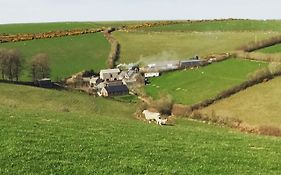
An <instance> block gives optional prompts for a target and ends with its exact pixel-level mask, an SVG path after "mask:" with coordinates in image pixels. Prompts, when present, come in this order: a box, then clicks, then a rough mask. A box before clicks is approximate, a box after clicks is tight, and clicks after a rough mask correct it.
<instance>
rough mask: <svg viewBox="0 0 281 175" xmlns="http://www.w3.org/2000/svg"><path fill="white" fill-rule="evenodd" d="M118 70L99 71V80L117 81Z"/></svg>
mask: <svg viewBox="0 0 281 175" xmlns="http://www.w3.org/2000/svg"><path fill="white" fill-rule="evenodd" d="M119 73H120V70H119V69H104V70H101V71H100V79H102V80H104V81H115V80H118V79H119Z"/></svg>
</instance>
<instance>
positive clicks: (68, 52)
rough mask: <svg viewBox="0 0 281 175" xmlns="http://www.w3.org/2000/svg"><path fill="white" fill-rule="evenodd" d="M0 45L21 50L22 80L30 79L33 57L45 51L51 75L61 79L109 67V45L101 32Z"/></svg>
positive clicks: (54, 78) (55, 78)
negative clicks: (83, 71) (23, 63)
mask: <svg viewBox="0 0 281 175" xmlns="http://www.w3.org/2000/svg"><path fill="white" fill-rule="evenodd" d="M0 48H14V49H18V50H19V51H20V52H21V53H22V55H23V58H24V60H25V63H26V64H25V66H26V67H25V71H24V72H23V75H22V77H21V79H22V80H29V79H30V76H29V72H30V71H29V66H30V64H29V63H30V61H31V59H32V56H34V55H36V54H38V53H46V54H47V55H48V56H49V59H50V67H51V78H52V79H53V80H59V79H62V78H65V77H67V76H70V75H72V74H74V73H77V72H80V71H82V70H89V69H94V70H95V71H97V72H98V71H99V70H100V69H103V68H106V67H107V65H106V62H107V57H108V55H109V52H110V44H109V43H108V41H107V40H106V39H105V38H104V36H103V34H102V33H95V34H86V35H79V36H67V37H61V38H52V39H39V40H32V41H22V42H15V43H2V44H0Z"/></svg>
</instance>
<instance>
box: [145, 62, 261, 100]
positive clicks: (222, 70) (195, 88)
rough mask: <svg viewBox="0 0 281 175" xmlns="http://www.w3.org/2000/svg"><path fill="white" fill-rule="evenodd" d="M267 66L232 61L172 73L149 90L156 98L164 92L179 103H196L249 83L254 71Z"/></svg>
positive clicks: (257, 63)
mask: <svg viewBox="0 0 281 175" xmlns="http://www.w3.org/2000/svg"><path fill="white" fill-rule="evenodd" d="M265 65H266V64H265V63H261V62H253V61H248V60H240V59H229V60H226V61H223V62H219V63H214V64H211V65H209V66H206V67H202V68H198V69H192V70H182V71H178V72H171V73H167V74H163V76H161V77H157V78H152V79H151V84H150V85H148V86H146V88H145V90H146V92H147V94H148V95H150V96H152V97H154V98H157V97H159V95H161V93H168V94H170V95H172V97H173V99H174V100H175V102H176V103H182V104H188V105H190V104H195V103H199V102H200V101H203V100H205V99H208V98H211V97H214V96H215V95H217V94H218V93H219V92H221V91H223V90H226V89H228V88H230V87H233V86H235V85H238V84H240V83H242V82H243V81H245V80H247V75H248V74H249V73H250V72H253V71H255V70H256V69H258V68H261V67H263V66H265Z"/></svg>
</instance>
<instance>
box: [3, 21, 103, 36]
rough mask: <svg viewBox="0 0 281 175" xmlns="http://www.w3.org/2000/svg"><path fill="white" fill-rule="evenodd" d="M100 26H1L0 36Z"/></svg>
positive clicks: (38, 24)
mask: <svg viewBox="0 0 281 175" xmlns="http://www.w3.org/2000/svg"><path fill="white" fill-rule="evenodd" d="M101 26H102V25H101V24H97V23H94V22H56V23H27V24H25V23H23V24H1V25H0V34H3V33H6V34H18V33H41V32H49V31H58V30H71V29H88V28H99V27H101Z"/></svg>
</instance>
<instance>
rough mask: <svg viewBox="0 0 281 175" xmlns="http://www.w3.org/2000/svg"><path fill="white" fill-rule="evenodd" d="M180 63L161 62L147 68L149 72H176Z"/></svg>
mask: <svg viewBox="0 0 281 175" xmlns="http://www.w3.org/2000/svg"><path fill="white" fill-rule="evenodd" d="M179 65H180V63H179V61H161V62H155V63H151V64H148V65H147V66H146V67H145V68H146V69H147V70H148V71H152V70H154V71H160V72H161V71H168V70H176V69H178V68H179Z"/></svg>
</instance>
